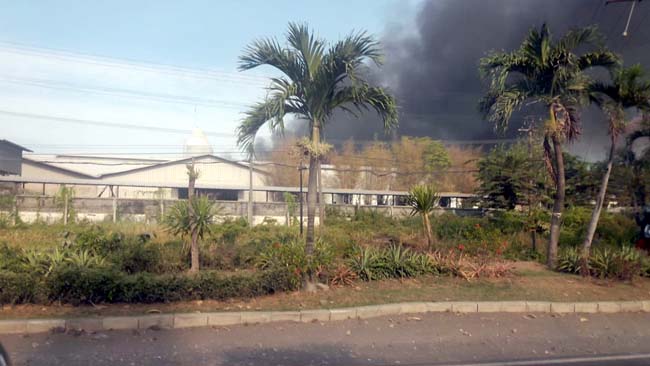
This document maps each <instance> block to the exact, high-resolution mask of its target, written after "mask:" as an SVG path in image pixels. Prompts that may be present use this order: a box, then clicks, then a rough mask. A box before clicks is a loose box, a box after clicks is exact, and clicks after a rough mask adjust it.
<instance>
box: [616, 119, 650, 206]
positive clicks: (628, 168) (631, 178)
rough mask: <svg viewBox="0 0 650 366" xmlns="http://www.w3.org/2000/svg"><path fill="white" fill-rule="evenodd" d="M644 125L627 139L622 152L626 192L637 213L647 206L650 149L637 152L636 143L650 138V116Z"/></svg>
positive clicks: (649, 179) (649, 180)
mask: <svg viewBox="0 0 650 366" xmlns="http://www.w3.org/2000/svg"><path fill="white" fill-rule="evenodd" d="M644 117H645V120H644V121H643V122H644V125H643V126H641V128H639V129H637V130H636V131H634V132H632V133H631V134H630V135H629V136H628V137H627V139H626V143H625V147H624V149H623V152H622V163H623V164H621V165H620V166H619V168H620V170H622V174H620V175H621V176H622V178H623V179H622V180H623V184H621V185H622V186H624V190H625V191H626V193H627V195H628V196H629V201H630V203H631V205H632V207H634V209H635V211H636V212H640V211H641V210H642V209H643V207H644V206H645V205H646V202H647V199H646V198H647V197H648V194H649V193H650V192H648V189H649V188H650V187H648V185H649V183H650V149H648V147H647V146H646V148H645V149H644V150H643V151H635V149H634V145H635V142H636V141H638V140H639V139H643V138H645V139H648V138H650V115H646V116H644Z"/></svg>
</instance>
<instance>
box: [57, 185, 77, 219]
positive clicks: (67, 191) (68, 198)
mask: <svg viewBox="0 0 650 366" xmlns="http://www.w3.org/2000/svg"><path fill="white" fill-rule="evenodd" d="M74 196H75V189H74V187H67V186H66V185H65V184H62V185H61V186H60V187H59V190H58V191H57V192H56V194H55V195H54V202H55V203H56V204H57V206H59V207H60V208H62V209H63V208H65V207H66V206H67V214H68V217H67V221H68V222H74V220H75V218H76V214H75V212H74V208H73V207H72V200H73V199H74ZM64 214H65V210H64Z"/></svg>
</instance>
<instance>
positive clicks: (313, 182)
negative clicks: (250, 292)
mask: <svg viewBox="0 0 650 366" xmlns="http://www.w3.org/2000/svg"><path fill="white" fill-rule="evenodd" d="M311 135H312V136H311V142H312V144H314V145H316V144H318V143H319V142H320V126H319V125H318V123H317V122H316V121H314V126H313V127H312V133H311ZM319 159H320V157H319V156H317V155H315V154H314V153H311V155H310V157H309V178H308V180H307V236H306V239H305V254H306V255H308V256H310V255H312V254H313V253H314V219H315V217H316V199H317V197H318V168H319ZM303 289H304V290H306V291H315V289H316V287H315V285H314V276H313V273H311V271H309V270H308V271H307V273H305V276H304V278H303Z"/></svg>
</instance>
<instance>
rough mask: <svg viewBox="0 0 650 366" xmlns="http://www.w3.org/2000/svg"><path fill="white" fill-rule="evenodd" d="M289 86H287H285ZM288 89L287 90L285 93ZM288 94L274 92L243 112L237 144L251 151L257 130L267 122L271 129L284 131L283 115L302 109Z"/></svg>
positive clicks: (298, 111) (238, 128)
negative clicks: (243, 116)
mask: <svg viewBox="0 0 650 366" xmlns="http://www.w3.org/2000/svg"><path fill="white" fill-rule="evenodd" d="M287 87H289V86H287ZM288 92H289V90H287V93H288ZM287 95H288V94H283V93H280V92H276V93H274V94H273V95H270V96H269V97H268V98H267V99H266V100H265V101H264V102H261V103H257V104H255V105H254V106H252V107H251V108H250V109H249V110H248V111H246V112H245V115H246V117H245V118H244V119H243V120H242V122H241V124H240V125H239V126H238V127H237V130H236V131H237V144H238V145H239V146H241V147H242V148H243V149H244V150H246V151H252V147H253V144H254V142H255V136H256V135H257V132H258V131H259V130H260V128H262V126H264V125H265V124H266V123H267V122H268V123H269V127H270V128H271V130H272V131H277V130H279V131H284V116H285V115H287V114H289V113H301V112H302V111H301V110H300V109H299V108H298V107H297V106H296V104H295V102H292V101H291V100H290V98H287Z"/></svg>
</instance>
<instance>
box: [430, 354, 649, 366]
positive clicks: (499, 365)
mask: <svg viewBox="0 0 650 366" xmlns="http://www.w3.org/2000/svg"><path fill="white" fill-rule="evenodd" d="M645 359H647V360H650V353H638V354H631V355H611V356H594V357H573V358H555V359H550V360H548V359H547V360H526V361H505V362H487V363H463V364H448V365H439V366H537V365H539V366H543V365H567V364H568V365H570V364H572V363H586V362H604V361H631V360H645Z"/></svg>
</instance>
